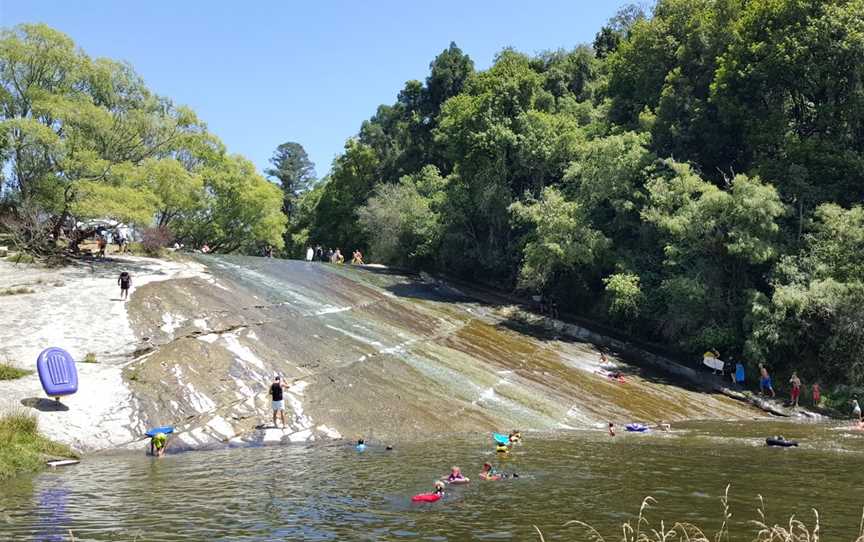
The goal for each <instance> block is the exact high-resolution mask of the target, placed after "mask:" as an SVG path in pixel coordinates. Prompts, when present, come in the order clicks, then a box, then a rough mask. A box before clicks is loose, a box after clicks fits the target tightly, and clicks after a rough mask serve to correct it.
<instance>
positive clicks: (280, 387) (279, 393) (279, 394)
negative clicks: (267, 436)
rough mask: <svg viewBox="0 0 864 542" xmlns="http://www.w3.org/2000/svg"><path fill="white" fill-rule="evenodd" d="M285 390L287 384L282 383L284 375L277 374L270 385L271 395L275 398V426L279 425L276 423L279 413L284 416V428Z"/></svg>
mask: <svg viewBox="0 0 864 542" xmlns="http://www.w3.org/2000/svg"><path fill="white" fill-rule="evenodd" d="M284 390H285V384H283V383H282V377H280V376H279V375H276V377H275V378H274V379H273V384H272V385H271V386H270V396H271V397H272V398H273V427H276V428H278V427H279V426H278V425H276V415H277V414H279V416H281V417H282V429H285V400H284Z"/></svg>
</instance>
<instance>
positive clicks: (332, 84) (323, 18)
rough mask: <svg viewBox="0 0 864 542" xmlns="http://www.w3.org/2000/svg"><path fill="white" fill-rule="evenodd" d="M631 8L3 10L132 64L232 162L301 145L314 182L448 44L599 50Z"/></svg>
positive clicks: (25, 3) (326, 4)
mask: <svg viewBox="0 0 864 542" xmlns="http://www.w3.org/2000/svg"><path fill="white" fill-rule="evenodd" d="M625 3H626V2H625V1H624V0H606V1H603V0H601V1H596V0H595V1H590V0H555V1H543V2H526V1H524V0H523V1H516V0H495V1H473V2H472V1H469V0H463V1H457V0H438V1H435V2H421V1H410V0H401V1H398V2H397V1H392V0H387V1H369V2H363V1H358V0H345V1H324V0H313V1H301V0H285V1H275V0H273V1H256V2H240V1H239V0H238V1H232V2H227V1H219V0H210V1H203V0H146V1H135V2H123V1H108V0H105V1H99V2H96V1H82V0H52V1H48V0H0V26H3V27H9V26H13V25H16V24H19V23H22V22H44V23H47V24H49V25H50V26H52V27H54V28H57V29H59V30H61V31H63V32H65V33H66V34H68V35H69V36H71V37H72V39H73V40H75V42H76V43H77V44H78V45H79V46H80V47H82V48H83V49H84V50H85V51H86V52H87V53H88V54H89V55H90V56H104V57H110V58H114V59H118V60H125V61H128V62H129V63H131V64H132V65H133V66H134V67H135V69H136V70H137V71H138V73H140V74H141V75H142V76H143V77H144V79H145V80H146V81H147V84H148V86H149V87H150V88H151V89H153V90H154V91H155V92H157V93H159V94H161V95H164V96H168V97H170V98H172V99H173V100H174V101H175V102H176V103H180V104H185V105H188V106H190V107H192V108H193V109H194V110H195V111H196V112H197V113H198V115H199V116H200V117H201V118H202V119H203V120H204V121H205V122H206V123H207V125H208V126H209V128H210V130H211V131H213V132H214V133H215V134H217V135H218V136H219V137H220V138H221V139H222V140H223V141H224V142H225V144H226V145H227V147H228V150H229V151H230V152H232V153H240V154H243V155H245V156H246V157H248V158H250V159H251V160H252V161H253V162H255V164H257V165H258V167H259V168H262V169H263V168H264V167H266V166H267V160H268V158H269V157H270V155H271V154H272V152H273V149H274V148H275V147H276V146H277V145H278V144H280V143H283V142H285V141H297V142H299V143H301V144H302V145H303V146H304V147H305V148H306V150H307V152H308V153H309V155H310V157H311V158H312V160H313V161H314V162H315V165H316V170H317V171H318V173H319V175H323V174H324V173H326V172H327V171H328V170H329V168H330V163H331V162H332V160H333V158H334V156H335V155H336V154H337V153H339V152H340V151H341V149H342V147H343V145H344V143H345V140H346V139H347V138H349V137H351V136H352V135H354V134H356V133H357V131H358V130H359V128H360V123H361V122H362V121H363V120H364V119H366V118H369V117H370V116H371V115H372V114H373V113H374V112H375V108H376V107H377V106H378V105H379V104H381V103H393V101H394V100H395V98H396V93H397V92H398V91H399V90H400V89H401V88H402V85H403V84H404V82H405V81H407V80H409V79H420V80H424V79H425V77H426V75H427V72H428V67H429V62H430V61H431V60H432V59H433V58H434V57H435V56H436V55H437V54H438V53H439V52H441V51H442V50H443V49H445V48H446V47H447V46H448V45H449V43H450V42H451V41H455V42H456V43H457V44H458V45H459V47H461V48H462V50H463V51H465V52H466V53H468V54H469V55H470V56H471V58H472V59H473V60H474V63H475V65H476V67H477V68H479V69H483V68H486V67H488V66H489V64H490V63H491V61H492V59H493V57H494V55H495V53H496V52H498V51H500V50H501V49H502V48H504V47H506V46H512V47H515V48H516V49H518V50H520V51H524V52H527V53H536V52H539V51H542V50H546V49H558V48H562V47H563V48H567V49H569V48H572V47H573V46H575V45H577V44H579V43H585V42H588V43H590V42H591V41H592V40H593V38H594V34H595V33H596V32H597V30H599V28H600V26H601V25H602V24H603V23H604V22H605V21H606V20H607V19H608V18H609V17H610V16H612V15H613V14H614V13H615V11H617V9H618V8H619V6H621V5H623V4H625Z"/></svg>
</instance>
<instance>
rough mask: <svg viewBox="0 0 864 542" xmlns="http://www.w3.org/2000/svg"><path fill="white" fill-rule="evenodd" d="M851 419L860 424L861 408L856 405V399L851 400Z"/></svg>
mask: <svg viewBox="0 0 864 542" xmlns="http://www.w3.org/2000/svg"><path fill="white" fill-rule="evenodd" d="M852 417H853V418H855V419H857V420H858V423H861V407H860V406H859V405H858V399H852Z"/></svg>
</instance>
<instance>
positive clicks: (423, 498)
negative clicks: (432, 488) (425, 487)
mask: <svg viewBox="0 0 864 542" xmlns="http://www.w3.org/2000/svg"><path fill="white" fill-rule="evenodd" d="M440 499H441V495H439V494H438V493H420V494H419V495H414V496H413V497H411V500H412V501H414V502H435V501H437V500H440Z"/></svg>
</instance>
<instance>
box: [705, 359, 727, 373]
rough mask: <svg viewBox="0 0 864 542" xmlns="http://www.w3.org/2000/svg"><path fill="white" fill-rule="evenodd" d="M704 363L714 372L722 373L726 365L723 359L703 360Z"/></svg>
mask: <svg viewBox="0 0 864 542" xmlns="http://www.w3.org/2000/svg"><path fill="white" fill-rule="evenodd" d="M702 363H704V364H705V365H706V366H708V367H710V368H711V370H713V371H722V370H723V367H725V366H726V364H725V363H724V362H723V360H722V359H717V358H702Z"/></svg>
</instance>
